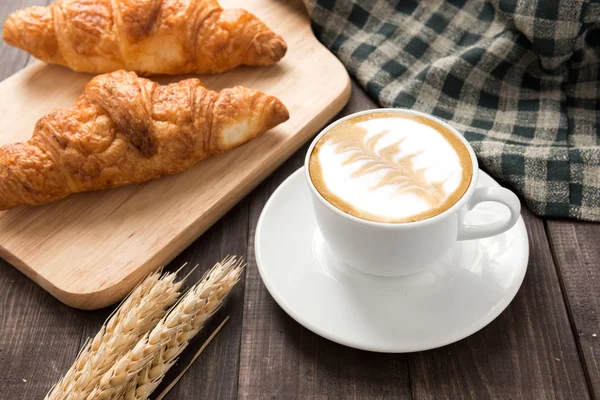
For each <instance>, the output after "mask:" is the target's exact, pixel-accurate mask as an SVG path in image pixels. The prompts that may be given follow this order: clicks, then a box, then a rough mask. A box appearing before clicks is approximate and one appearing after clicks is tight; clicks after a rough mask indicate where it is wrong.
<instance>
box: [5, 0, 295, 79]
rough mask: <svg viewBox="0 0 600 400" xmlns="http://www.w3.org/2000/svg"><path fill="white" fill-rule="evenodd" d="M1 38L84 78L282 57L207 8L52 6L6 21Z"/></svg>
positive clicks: (254, 26) (248, 24) (257, 30)
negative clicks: (84, 73) (90, 75)
mask: <svg viewBox="0 0 600 400" xmlns="http://www.w3.org/2000/svg"><path fill="white" fill-rule="evenodd" d="M3 37H4V40H5V41H6V42H7V43H8V44H10V45H12V46H16V47H19V48H21V49H23V50H25V51H27V52H29V53H31V54H32V55H33V56H35V57H36V58H38V59H40V60H42V61H45V62H47V63H50V64H59V65H64V66H68V67H70V68H71V69H73V70H75V71H83V72H90V73H105V72H111V71H116V70H118V69H126V70H130V71H136V72H138V73H141V74H186V73H217V72H223V71H226V70H229V69H231V68H234V67H236V66H238V65H252V66H265V65H271V64H274V63H275V62H277V61H278V60H279V59H281V58H282V57H283V55H284V54H285V52H286V49H287V47H286V44H285V42H284V41H283V39H282V38H281V37H280V36H279V35H277V34H275V33H274V32H272V31H271V30H270V29H269V28H268V27H267V26H266V25H265V24H264V23H263V22H262V21H261V20H260V19H258V18H257V17H255V16H254V15H252V14H250V13H249V12H247V11H244V10H240V9H231V10H224V9H222V8H221V6H220V5H219V3H218V2H217V1H215V0H187V1H184V0H116V1H115V0H58V1H57V2H55V3H54V4H52V5H50V6H47V7H29V8H25V9H22V10H19V11H17V12H15V13H13V14H11V15H10V16H9V18H8V19H7V20H6V22H5V24H4V30H3Z"/></svg>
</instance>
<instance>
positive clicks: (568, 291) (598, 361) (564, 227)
mask: <svg viewBox="0 0 600 400" xmlns="http://www.w3.org/2000/svg"><path fill="white" fill-rule="evenodd" d="M547 229H548V233H549V236H550V243H551V244H552V250H553V253H554V257H555V261H556V266H557V271H558V276H559V278H560V279H561V283H562V287H563V295H564V296H565V302H566V304H567V305H568V306H569V309H570V314H569V316H570V318H571V324H572V327H573V331H574V333H575V337H576V338H577V341H578V345H579V351H580V354H581V358H582V361H583V363H584V365H585V366H586V370H587V376H586V378H587V381H588V385H589V389H590V392H591V393H592V397H595V396H600V269H599V268H598V263H599V262H600V225H599V224H593V223H588V222H576V221H559V220H556V221H555V220H551V221H547Z"/></svg>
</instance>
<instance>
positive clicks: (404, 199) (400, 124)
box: [317, 117, 466, 220]
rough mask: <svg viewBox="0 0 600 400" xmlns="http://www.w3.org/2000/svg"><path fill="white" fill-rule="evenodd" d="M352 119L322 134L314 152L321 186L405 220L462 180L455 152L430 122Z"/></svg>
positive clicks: (386, 215)
mask: <svg viewBox="0 0 600 400" xmlns="http://www.w3.org/2000/svg"><path fill="white" fill-rule="evenodd" d="M352 125H353V126H351V127H347V128H344V127H343V126H342V127H339V130H338V132H329V133H332V134H333V135H332V136H331V137H330V138H327V137H326V136H324V138H323V139H325V140H323V139H322V140H323V143H322V145H321V146H320V147H319V151H318V154H317V157H318V163H319V165H320V169H321V172H322V180H323V184H324V185H325V187H326V190H327V191H329V192H330V194H332V195H333V196H335V197H337V198H339V199H341V200H342V201H343V202H345V203H346V204H348V205H350V206H351V207H353V208H354V209H356V210H359V211H363V212H365V213H367V214H370V215H373V216H377V217H379V218H380V219H381V220H410V219H411V218H412V217H415V216H418V215H420V214H423V213H427V212H428V211H431V210H433V209H436V208H439V207H440V205H441V204H443V203H444V202H445V201H446V200H447V199H448V197H449V196H450V195H452V194H453V193H455V192H456V191H457V190H458V189H459V187H461V183H463V182H464V179H465V178H464V174H463V162H461V158H460V157H459V155H458V154H457V151H456V149H455V148H454V147H453V146H452V144H451V143H449V141H448V140H447V139H446V137H444V135H442V134H441V133H440V132H439V131H438V130H436V129H435V128H433V127H431V126H428V125H425V124H423V123H420V122H418V121H417V120H414V119H409V118H403V117H384V118H381V117H379V118H372V119H367V120H363V121H360V122H356V123H352ZM350 128H352V129H357V131H354V132H351V131H350V130H349V129H350ZM358 132H360V134H358ZM329 133H328V134H329ZM326 135H327V134H326ZM336 135H337V137H335V136H336ZM352 137H354V139H352ZM465 151H466V149H465ZM462 186H464V184H463V185H462ZM326 197H327V196H326Z"/></svg>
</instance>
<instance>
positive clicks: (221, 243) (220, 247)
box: [157, 200, 249, 399]
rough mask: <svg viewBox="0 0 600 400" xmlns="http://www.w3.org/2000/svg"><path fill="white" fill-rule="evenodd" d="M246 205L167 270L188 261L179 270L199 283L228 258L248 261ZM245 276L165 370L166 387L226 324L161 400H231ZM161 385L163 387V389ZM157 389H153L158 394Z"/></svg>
mask: <svg viewBox="0 0 600 400" xmlns="http://www.w3.org/2000/svg"><path fill="white" fill-rule="evenodd" d="M248 206H249V201H248V200H244V201H242V202H241V203H240V204H238V205H237V206H236V207H234V208H233V209H232V210H231V211H230V212H229V213H228V214H226V215H225V216H224V217H223V218H221V220H220V221H219V222H218V223H217V224H215V225H214V226H213V227H212V228H211V229H210V230H209V231H208V232H206V233H205V234H204V235H203V236H201V237H200V238H199V239H198V240H196V242H194V243H193V244H192V245H191V246H190V247H188V248H187V249H186V250H185V251H184V252H183V253H181V254H180V255H179V256H178V257H177V258H176V259H175V260H173V262H171V263H170V266H169V269H171V270H174V269H177V268H179V267H180V266H181V265H182V264H183V263H185V262H187V263H188V266H187V267H186V269H185V270H184V271H189V270H190V269H191V268H193V266H194V265H196V264H199V267H198V268H196V270H194V272H193V273H192V275H191V276H190V278H189V280H190V282H196V281H198V280H199V279H200V278H201V277H202V275H203V274H204V272H205V271H207V270H208V269H209V268H211V267H212V266H213V265H214V264H215V263H216V262H217V261H220V260H222V259H223V258H224V257H225V256H227V255H233V254H235V255H238V256H240V257H244V258H247V254H246V246H247V242H248ZM244 279H245V277H244V275H243V276H242V278H241V280H240V282H239V283H238V284H237V286H236V287H235V288H234V289H233V290H232V292H231V294H230V296H229V298H228V299H227V301H226V303H225V305H224V306H223V308H222V309H221V310H220V311H218V312H217V314H216V315H215V316H214V317H213V318H212V319H211V321H210V322H209V323H208V325H207V326H206V327H205V328H204V329H203V330H202V332H201V334H199V335H198V337H197V338H195V339H194V341H193V342H192V343H191V344H190V346H189V347H188V349H186V351H185V352H184V353H183V354H182V355H181V357H180V360H179V362H178V363H177V364H176V365H175V366H174V367H173V368H172V370H171V371H169V375H168V376H167V377H166V378H165V385H166V384H167V383H169V382H170V381H171V380H172V379H173V378H175V376H177V375H178V374H179V373H180V371H181V370H182V369H183V368H184V367H185V366H186V365H187V364H188V363H189V361H190V360H191V359H192V357H193V356H194V354H195V353H196V351H197V350H198V349H199V348H200V346H201V345H202V343H204V341H205V340H206V339H207V337H208V336H209V335H210V334H211V333H212V332H213V331H214V330H215V328H216V327H217V326H218V325H219V324H220V323H221V321H222V320H223V319H224V318H225V317H226V316H230V317H231V319H230V320H229V322H228V323H227V325H225V327H224V328H223V330H222V331H221V332H220V333H219V335H218V336H217V337H216V338H215V339H214V340H213V341H212V342H211V344H210V346H209V347H207V348H206V350H204V352H203V353H202V355H201V356H200V357H199V358H198V360H196V362H195V363H194V365H193V366H192V368H190V369H189V370H188V371H187V372H186V374H185V375H184V376H183V378H181V380H180V381H179V383H178V384H177V385H176V386H175V387H174V388H173V389H172V390H171V392H169V395H168V397H166V399H215V398H218V399H235V398H236V396H237V387H238V376H239V375H238V370H239V354H240V343H241V335H242V322H243V317H242V313H243V309H244V308H243V301H244ZM165 385H163V387H164V386H165ZM161 390H162V387H161V388H159V389H157V392H160V391H161Z"/></svg>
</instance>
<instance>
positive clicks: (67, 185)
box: [0, 71, 289, 210]
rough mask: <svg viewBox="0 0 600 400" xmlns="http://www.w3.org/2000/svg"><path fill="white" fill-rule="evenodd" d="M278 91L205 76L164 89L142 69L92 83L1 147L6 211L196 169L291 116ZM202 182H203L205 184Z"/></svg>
mask: <svg viewBox="0 0 600 400" xmlns="http://www.w3.org/2000/svg"><path fill="white" fill-rule="evenodd" d="M288 118H289V114H288V111H287V109H286V108H285V106H284V105H283V104H282V103H281V102H280V101H279V100H278V99H277V98H275V97H272V96H268V95H266V94H264V93H262V92H259V91H256V90H251V89H247V88H243V87H240V86H237V87H234V88H230V89H224V90H222V91H221V92H219V93H217V92H213V91H210V90H208V89H206V88H204V87H203V86H202V84H201V82H200V81H199V80H198V79H187V80H183V81H180V82H177V83H173V84H170V85H165V86H160V85H158V84H157V83H155V82H152V81H150V80H148V79H144V78H139V77H137V75H136V74H135V73H133V72H125V71H117V72H114V73H110V74H106V75H100V76H97V77H96V78H94V79H93V80H92V81H90V82H89V83H88V84H87V85H86V88H85V92H84V93H83V95H81V96H80V97H79V98H78V99H77V101H76V103H75V105H74V106H73V107H71V108H68V109H58V110H55V111H53V112H51V113H49V114H47V115H46V116H44V117H43V118H41V119H40V120H39V121H38V122H37V124H36V126H35V129H34V132H33V136H32V137H31V139H29V140H28V141H26V142H21V143H13V144H8V145H4V146H2V147H0V209H3V210H4V209H8V208H12V207H15V206H17V205H20V204H29V205H36V204H42V203H46V202H49V201H53V200H57V199H60V198H62V197H65V196H67V195H69V194H71V193H77V192H84V191H90V190H98V189H105V188H110V187H116V186H121V185H126V184H129V183H135V182H143V181H147V180H150V179H154V178H157V177H159V176H161V175H164V174H174V173H178V172H181V171H183V170H185V169H187V168H190V167H191V166H193V165H194V164H196V163H197V162H198V161H200V160H202V159H203V158H205V157H208V156H210V155H213V154H217V153H220V152H222V151H226V150H229V149H231V148H233V147H236V146H238V145H240V144H242V143H245V142H247V141H249V140H251V139H253V138H254V137H256V136H258V135H259V134H261V133H263V132H265V131H267V130H269V129H271V128H273V127H274V126H276V125H278V124H280V123H281V122H283V121H285V120H287V119H288ZM199 184H201V183H199Z"/></svg>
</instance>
